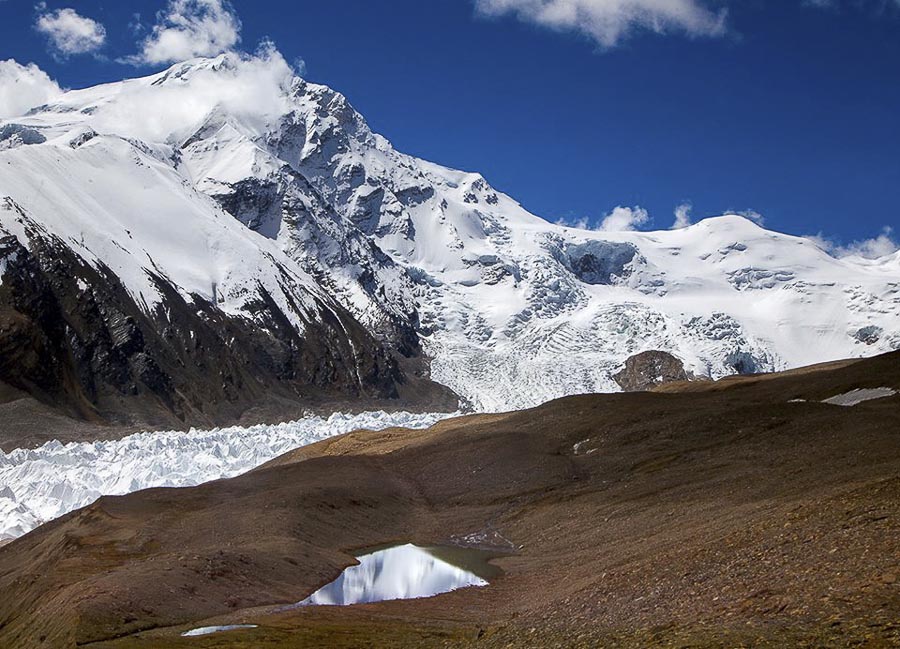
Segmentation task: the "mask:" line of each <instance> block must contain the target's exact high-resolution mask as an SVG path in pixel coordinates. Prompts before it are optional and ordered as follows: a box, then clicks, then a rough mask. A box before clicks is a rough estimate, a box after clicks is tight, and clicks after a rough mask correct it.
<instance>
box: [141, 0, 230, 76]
mask: <svg viewBox="0 0 900 649" xmlns="http://www.w3.org/2000/svg"><path fill="white" fill-rule="evenodd" d="M240 31H241V21H240V20H239V19H238V17H237V15H236V14H235V13H234V11H233V10H232V9H231V6H230V5H229V4H228V3H227V1H226V0H169V4H168V6H167V7H166V9H165V10H163V11H161V12H159V13H158V14H157V16H156V25H154V27H153V29H152V31H151V32H150V35H149V36H148V37H147V38H146V39H144V41H143V42H142V43H141V51H140V52H139V53H138V54H136V55H134V56H132V57H129V58H128V59H127V61H128V62H130V63H134V64H138V65H157V64H160V63H174V62H177V61H184V60H186V59H190V58H194V57H197V56H216V55H218V54H221V53H223V52H228V51H230V50H232V49H234V47H235V45H237V44H238V43H239V42H240V40H241V35H240Z"/></svg>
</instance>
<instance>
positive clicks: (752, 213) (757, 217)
mask: <svg viewBox="0 0 900 649" xmlns="http://www.w3.org/2000/svg"><path fill="white" fill-rule="evenodd" d="M727 213H728V214H737V215H738V216H743V217H744V218H745V219H750V220H751V221H753V222H754V223H756V225H758V226H760V227H762V226H763V225H765V224H766V217H764V216H763V215H762V214H760V213H759V212H757V211H756V210H729V211H728V212H727Z"/></svg>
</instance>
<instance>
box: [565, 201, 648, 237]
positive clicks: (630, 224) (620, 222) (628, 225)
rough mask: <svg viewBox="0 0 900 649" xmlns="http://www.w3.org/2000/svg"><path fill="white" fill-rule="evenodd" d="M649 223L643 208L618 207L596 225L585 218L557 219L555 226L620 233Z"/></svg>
mask: <svg viewBox="0 0 900 649" xmlns="http://www.w3.org/2000/svg"><path fill="white" fill-rule="evenodd" d="M649 221H650V214H649V213H648V212H647V210H645V209H644V208H643V207H638V206H635V207H622V206H621V205H619V206H618V207H615V208H613V210H612V211H611V212H610V213H609V214H606V215H605V216H604V217H603V219H602V220H601V221H600V223H598V224H597V225H591V221H590V219H588V218H587V217H586V216H585V217H581V218H579V219H572V218H566V217H563V218H559V219H557V220H556V222H555V223H556V225H561V226H563V227H566V228H576V229H578V230H594V231H600V232H622V231H627V230H636V229H637V228H638V226H641V225H645V224H646V223H648V222H649Z"/></svg>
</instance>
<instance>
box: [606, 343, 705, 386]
mask: <svg viewBox="0 0 900 649" xmlns="http://www.w3.org/2000/svg"><path fill="white" fill-rule="evenodd" d="M693 378H694V377H693V375H692V374H690V373H689V372H687V371H686V370H685V369H684V363H682V362H681V360H679V359H678V358H676V357H675V356H673V355H672V354H669V353H668V352H661V351H649V352H642V353H640V354H636V355H635V356H632V357H631V358H629V359H628V360H627V361H625V369H623V370H622V371H621V372H619V373H618V374H616V375H615V376H613V380H614V381H615V382H616V383H618V384H619V386H620V387H621V388H622V390H623V391H624V392H643V391H645V390H649V389H650V388H653V387H655V386H657V385H662V384H664V383H672V382H673V381H689V380H691V379H693Z"/></svg>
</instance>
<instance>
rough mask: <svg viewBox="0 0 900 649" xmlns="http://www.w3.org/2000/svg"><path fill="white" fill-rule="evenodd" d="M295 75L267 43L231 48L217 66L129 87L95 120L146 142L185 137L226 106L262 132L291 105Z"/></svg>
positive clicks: (94, 116) (104, 127)
mask: <svg viewBox="0 0 900 649" xmlns="http://www.w3.org/2000/svg"><path fill="white" fill-rule="evenodd" d="M293 78H294V70H293V69H292V68H291V66H290V65H289V64H288V63H287V61H285V59H284V57H283V56H282V55H281V53H280V52H278V50H276V49H275V47H274V45H272V44H271V43H268V42H266V43H263V45H262V46H261V47H260V49H259V50H258V51H257V52H256V54H254V55H247V54H238V53H231V54H228V55H227V59H226V60H225V61H224V62H223V63H222V64H221V65H217V66H215V67H212V66H197V67H195V68H194V69H192V70H191V71H190V74H189V75H186V76H179V77H172V78H170V79H168V80H167V81H166V82H165V83H162V84H157V85H140V86H138V85H136V86H131V87H128V88H127V89H126V91H124V92H123V93H122V94H121V95H119V96H118V97H117V98H116V101H115V102H112V103H110V104H108V105H104V106H101V107H99V108H98V109H97V110H96V111H95V112H94V113H93V114H92V115H91V124H92V126H93V127H94V128H95V129H97V130H99V131H104V132H113V133H118V134H121V135H126V136H128V137H133V138H137V139H140V140H143V141H145V142H164V141H180V140H183V139H184V138H186V137H188V136H190V135H191V133H193V132H194V131H195V130H196V129H197V128H198V127H199V126H200V125H201V124H202V122H203V121H204V120H205V119H207V117H208V116H209V115H210V113H212V112H213V111H214V110H216V109H217V108H221V109H222V110H223V111H225V112H227V113H228V114H230V115H234V116H236V117H238V118H240V119H241V123H242V124H243V125H245V126H247V127H248V128H251V129H256V130H258V131H260V132H262V131H263V130H264V128H265V126H266V124H267V123H268V122H269V121H270V120H272V119H273V118H276V117H278V116H280V115H283V114H284V113H286V112H287V111H288V110H289V109H290V106H289V101H288V98H287V95H288V91H289V90H290V85H291V83H292V81H293ZM173 125H175V126H174V128H175V130H174V131H173Z"/></svg>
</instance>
